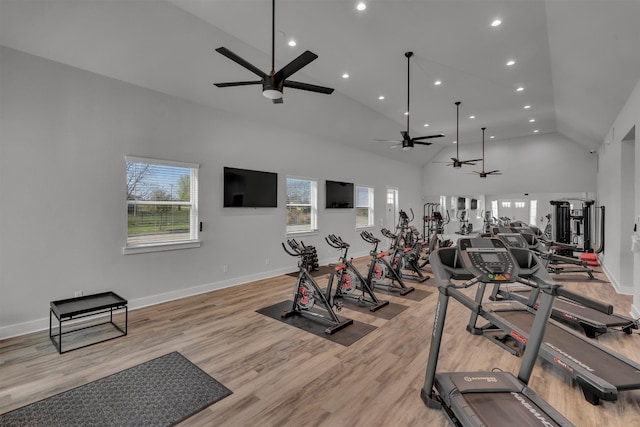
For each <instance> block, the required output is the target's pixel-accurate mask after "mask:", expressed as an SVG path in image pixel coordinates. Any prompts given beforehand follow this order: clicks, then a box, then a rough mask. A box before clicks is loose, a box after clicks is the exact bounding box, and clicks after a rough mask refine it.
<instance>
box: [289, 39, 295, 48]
mask: <svg viewBox="0 0 640 427" xmlns="http://www.w3.org/2000/svg"><path fill="white" fill-rule="evenodd" d="M287 44H288V45H289V46H291V47H294V46H295V45H296V41H295V40H294V39H291V40H289V43H287Z"/></svg>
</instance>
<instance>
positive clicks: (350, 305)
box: [338, 295, 409, 320]
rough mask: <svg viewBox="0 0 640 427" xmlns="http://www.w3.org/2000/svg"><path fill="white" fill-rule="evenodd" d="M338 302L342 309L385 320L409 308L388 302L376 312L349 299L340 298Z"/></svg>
mask: <svg viewBox="0 0 640 427" xmlns="http://www.w3.org/2000/svg"><path fill="white" fill-rule="evenodd" d="M377 296H378V295H376V297H377ZM378 299H380V298H378ZM338 301H342V303H343V304H344V306H343V308H344V309H347V310H353V311H357V312H358V313H366V314H370V315H372V316H375V317H379V318H381V319H385V320H389V319H393V318H394V317H396V316H397V315H398V314H400V313H402V312H403V311H405V310H406V309H407V308H409V307H407V306H406V305H402V304H395V303H392V302H389V304H387V305H385V306H384V307H380V308H379V309H377V310H376V311H370V310H369V308H370V307H371V305H361V304H358V302H357V301H353V300H351V299H349V298H340V299H338ZM342 314H344V313H342Z"/></svg>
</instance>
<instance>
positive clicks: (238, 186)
mask: <svg viewBox="0 0 640 427" xmlns="http://www.w3.org/2000/svg"><path fill="white" fill-rule="evenodd" d="M223 206H224V207H225V208H276V207H278V174H277V173H274V172H261V171H254V170H246V169H236V168H228V167H225V168H224V205H223Z"/></svg>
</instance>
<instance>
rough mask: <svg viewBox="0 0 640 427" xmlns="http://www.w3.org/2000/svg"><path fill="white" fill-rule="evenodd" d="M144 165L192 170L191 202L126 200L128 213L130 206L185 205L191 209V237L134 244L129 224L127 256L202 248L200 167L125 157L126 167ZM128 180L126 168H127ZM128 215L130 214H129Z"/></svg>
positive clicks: (182, 163)
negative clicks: (134, 164)
mask: <svg viewBox="0 0 640 427" xmlns="http://www.w3.org/2000/svg"><path fill="white" fill-rule="evenodd" d="M130 162H131V163H144V164H149V165H158V166H170V167H179V168H185V169H190V182H189V190H190V201H188V202H187V201H141V200H139V201H136V200H125V205H126V207H127V211H126V212H128V209H129V206H130V205H163V204H165V205H184V206H188V207H189V236H188V237H186V238H180V239H175V240H165V241H156V242H141V243H134V242H130V241H129V231H128V222H126V223H125V224H127V243H126V244H125V247H124V249H123V253H124V254H125V255H129V254H136V253H146V252H159V251H170V250H176V249H188V248H197V247H200V246H201V243H200V240H199V234H198V233H199V220H198V170H199V168H200V165H199V164H197V163H185V162H177V161H172V160H160V159H150V158H145V157H135V156H125V166H126V164H127V163H130ZM125 179H126V167H125ZM125 199H127V197H126V195H125ZM127 215H128V214H127Z"/></svg>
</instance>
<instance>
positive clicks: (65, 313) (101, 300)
mask: <svg viewBox="0 0 640 427" xmlns="http://www.w3.org/2000/svg"><path fill="white" fill-rule="evenodd" d="M50 306H51V307H50V310H49V338H50V339H51V342H52V343H53V345H54V346H55V347H56V349H58V353H60V354H62V353H66V351H71V350H77V349H79V348H83V347H87V346H89V345H93V344H97V343H100V342H104V341H109V340H112V339H114V338H119V337H122V336H125V335H127V327H128V323H129V309H128V307H127V300H126V299H124V298H122V297H121V296H119V295H118V294H116V293H114V292H103V293H99V294H93V295H85V296H82V297H77V298H68V299H62V300H58V301H52V302H51V303H50ZM121 309H124V315H125V321H124V328H122V327H120V326H118V325H117V324H116V323H115V322H114V321H113V314H114V311H117V310H121ZM105 313H109V320H107V321H105V322H101V323H92V324H90V325H88V326H86V325H85V326H80V327H77V328H75V329H71V330H69V331H65V332H62V323H63V322H68V321H71V320H76V319H81V318H83V317H89V316H96V315H100V314H105ZM52 315H53V316H55V317H56V319H58V331H57V332H58V333H57V334H54V333H52V332H53V331H52V327H53V318H52ZM106 324H111V325H112V326H113V327H114V328H115V329H117V330H118V331H120V332H121V333H120V334H119V335H116V336H111V337H109V338H105V339H102V340H100V341H94V342H91V343H89V344H85V345H81V346H79V347H74V348H72V349H71V350H66V351H62V336H63V335H66V334H70V333H72V332H77V331H80V330H83V329H89V328H94V327H97V326H101V325H106ZM56 337H57V341H56Z"/></svg>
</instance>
